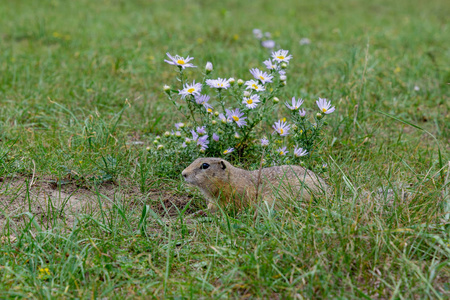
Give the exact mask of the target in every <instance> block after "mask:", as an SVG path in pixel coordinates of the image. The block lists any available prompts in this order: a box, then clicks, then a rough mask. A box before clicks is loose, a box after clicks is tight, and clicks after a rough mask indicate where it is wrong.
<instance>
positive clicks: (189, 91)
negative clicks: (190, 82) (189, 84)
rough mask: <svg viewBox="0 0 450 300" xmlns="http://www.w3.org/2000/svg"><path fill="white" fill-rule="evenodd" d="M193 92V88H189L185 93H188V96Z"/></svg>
mask: <svg viewBox="0 0 450 300" xmlns="http://www.w3.org/2000/svg"><path fill="white" fill-rule="evenodd" d="M194 91H195V89H194V88H190V89H188V90H187V92H188V93H189V94H192V93H193V92H194Z"/></svg>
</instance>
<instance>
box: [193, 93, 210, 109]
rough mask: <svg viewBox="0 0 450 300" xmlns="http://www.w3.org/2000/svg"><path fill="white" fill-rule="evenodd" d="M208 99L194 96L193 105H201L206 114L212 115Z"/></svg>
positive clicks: (206, 96)
mask: <svg viewBox="0 0 450 300" xmlns="http://www.w3.org/2000/svg"><path fill="white" fill-rule="evenodd" d="M209 99H210V97H209V96H208V95H199V96H195V103H197V104H200V105H203V107H204V108H205V109H206V111H207V112H209V113H212V112H213V111H212V108H213V107H212V106H211V104H209V103H208V101H209Z"/></svg>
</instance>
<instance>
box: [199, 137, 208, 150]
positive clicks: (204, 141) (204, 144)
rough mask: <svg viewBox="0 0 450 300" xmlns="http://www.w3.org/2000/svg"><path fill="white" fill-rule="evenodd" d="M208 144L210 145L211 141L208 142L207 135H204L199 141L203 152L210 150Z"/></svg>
mask: <svg viewBox="0 0 450 300" xmlns="http://www.w3.org/2000/svg"><path fill="white" fill-rule="evenodd" d="M208 144H209V141H208V136H207V135H204V136H202V137H201V138H199V139H198V140H197V146H200V148H201V149H202V150H205V149H206V148H208V146H207V145H208Z"/></svg>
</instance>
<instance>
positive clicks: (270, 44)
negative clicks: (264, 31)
mask: <svg viewBox="0 0 450 300" xmlns="http://www.w3.org/2000/svg"><path fill="white" fill-rule="evenodd" d="M261 46H263V47H264V48H267V49H273V48H274V47H275V41H272V40H266V41H262V42H261Z"/></svg>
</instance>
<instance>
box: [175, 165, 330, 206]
mask: <svg viewBox="0 0 450 300" xmlns="http://www.w3.org/2000/svg"><path fill="white" fill-rule="evenodd" d="M204 163H207V164H209V167H208V168H207V169H202V168H201V166H202V165H203V164H204ZM258 174H259V170H255V171H247V170H243V169H239V168H236V167H234V166H233V165H231V164H230V163H229V162H227V161H226V160H223V159H221V158H212V157H206V158H198V159H196V160H195V161H194V162H193V163H192V164H191V165H189V166H188V167H187V168H186V169H184V170H183V172H182V175H183V176H184V178H185V180H186V181H187V182H188V183H189V184H192V185H194V186H197V187H198V188H199V189H200V190H201V191H202V193H203V194H204V195H205V197H206V199H207V200H208V201H209V204H208V208H209V209H211V210H214V209H215V204H214V203H215V200H217V202H218V204H219V205H221V206H223V207H225V206H228V205H230V204H232V205H234V206H235V207H237V208H241V207H244V206H247V205H249V204H251V203H254V202H255V201H256V200H257V199H256V197H258V198H259V197H260V198H261V200H262V201H266V202H268V203H269V204H271V203H273V202H274V201H275V200H276V199H283V198H286V197H290V198H294V199H298V198H300V199H304V200H309V199H310V198H311V195H312V194H314V193H318V192H321V191H326V190H328V189H329V187H328V185H327V184H326V183H325V181H324V180H323V179H322V178H320V177H319V176H317V175H316V174H315V173H314V172H312V171H309V170H306V169H305V168H302V167H299V166H292V165H284V166H277V167H270V168H264V169H262V170H261V176H260V180H259V182H258ZM257 189H259V192H258V193H257Z"/></svg>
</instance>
